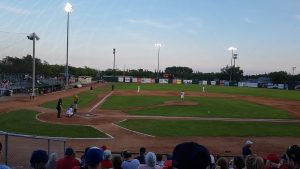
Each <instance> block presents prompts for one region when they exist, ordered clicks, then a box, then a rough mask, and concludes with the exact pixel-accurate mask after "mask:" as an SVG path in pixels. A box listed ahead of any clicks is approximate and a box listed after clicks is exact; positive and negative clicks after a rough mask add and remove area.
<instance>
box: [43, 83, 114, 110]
mask: <svg viewBox="0 0 300 169" xmlns="http://www.w3.org/2000/svg"><path fill="white" fill-rule="evenodd" d="M107 91H109V86H103V87H98V88H95V89H94V90H93V93H91V92H90V90H88V91H85V92H82V93H79V94H77V95H78V97H79V102H78V108H79V109H80V108H84V107H86V106H88V105H89V104H90V103H92V102H93V101H95V100H96V99H97V95H98V94H100V93H104V92H107ZM62 99H63V107H64V108H68V107H70V106H71V105H72V104H73V101H74V96H70V97H65V98H62ZM56 105H57V100H54V101H51V102H47V103H44V104H41V105H40V106H41V107H45V108H49V109H55V108H56Z"/></svg>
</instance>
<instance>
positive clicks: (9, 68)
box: [0, 55, 300, 83]
mask: <svg viewBox="0 0 300 169" xmlns="http://www.w3.org/2000/svg"><path fill="white" fill-rule="evenodd" d="M32 61H33V58H32V56H31V55H27V56H23V57H22V58H17V57H11V56H6V57H5V58H3V59H2V60H0V72H1V73H4V74H18V73H22V74H31V73H32ZM35 63H36V73H37V75H43V76H45V77H57V76H62V75H64V72H65V65H57V64H55V65H51V64H49V63H48V62H46V61H42V60H41V59H38V58H35ZM69 74H71V75H73V76H75V77H78V76H92V77H94V78H96V79H101V77H103V76H133V77H138V78H139V77H140V78H142V77H145V78H156V77H157V72H153V71H149V70H144V69H137V70H134V69H133V70H119V69H117V70H113V69H107V70H104V71H100V70H96V69H93V68H89V67H87V66H85V67H83V68H82V67H73V66H69ZM158 74H159V77H160V78H170V79H198V80H230V77H231V81H233V82H238V81H241V80H247V79H257V78H259V77H268V78H270V79H271V80H272V82H273V83H288V82H291V81H300V74H298V75H291V74H288V73H287V72H285V71H278V72H271V73H268V74H257V75H244V71H243V70H242V69H241V68H240V67H235V66H228V65H227V66H225V67H223V68H221V69H220V72H210V73H203V72H199V71H193V69H192V68H189V67H181V66H172V67H167V68H166V69H165V70H164V71H162V72H158Z"/></svg>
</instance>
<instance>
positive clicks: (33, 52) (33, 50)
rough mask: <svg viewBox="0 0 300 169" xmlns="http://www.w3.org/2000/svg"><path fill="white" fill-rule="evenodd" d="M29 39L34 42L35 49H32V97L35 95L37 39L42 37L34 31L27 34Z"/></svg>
mask: <svg viewBox="0 0 300 169" xmlns="http://www.w3.org/2000/svg"><path fill="white" fill-rule="evenodd" d="M27 38H28V39H29V40H32V42H33V49H32V58H33V61H32V95H31V96H32V98H34V96H35V91H34V89H35V40H39V39H40V38H39V37H38V36H37V35H36V34H35V33H34V32H33V33H31V34H30V35H28V36H27Z"/></svg>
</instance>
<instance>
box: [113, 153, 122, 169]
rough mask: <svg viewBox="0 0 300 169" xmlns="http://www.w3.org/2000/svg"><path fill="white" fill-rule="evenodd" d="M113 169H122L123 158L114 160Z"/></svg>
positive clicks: (116, 157)
mask: <svg viewBox="0 0 300 169" xmlns="http://www.w3.org/2000/svg"><path fill="white" fill-rule="evenodd" d="M112 163H113V169H122V167H121V165H122V158H121V156H114V157H113V159H112Z"/></svg>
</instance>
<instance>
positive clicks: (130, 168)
mask: <svg viewBox="0 0 300 169" xmlns="http://www.w3.org/2000/svg"><path fill="white" fill-rule="evenodd" d="M122 156H123V158H124V161H123V162H122V165H121V167H122V168H123V169H138V168H139V165H140V162H139V160H137V159H132V155H131V152H129V151H124V152H123V153H122Z"/></svg>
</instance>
